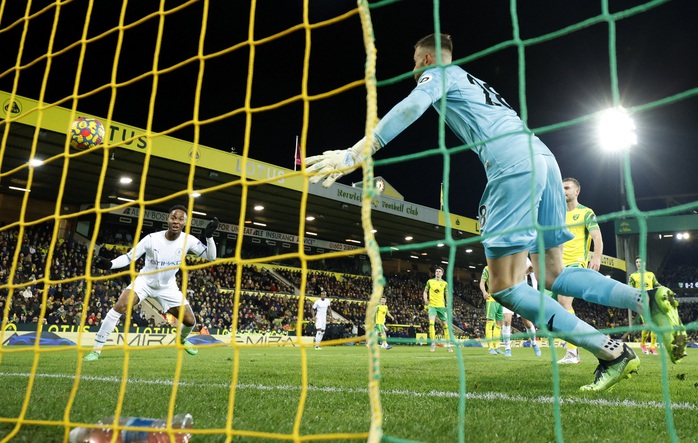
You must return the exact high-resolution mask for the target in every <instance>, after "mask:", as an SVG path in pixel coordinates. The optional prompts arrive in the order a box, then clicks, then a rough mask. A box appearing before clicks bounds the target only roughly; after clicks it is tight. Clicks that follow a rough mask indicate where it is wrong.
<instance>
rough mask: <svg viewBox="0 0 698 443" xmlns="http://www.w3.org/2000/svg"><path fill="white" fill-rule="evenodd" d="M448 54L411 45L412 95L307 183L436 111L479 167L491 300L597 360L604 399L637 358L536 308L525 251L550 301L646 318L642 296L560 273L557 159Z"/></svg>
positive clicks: (673, 354) (668, 311)
mask: <svg viewBox="0 0 698 443" xmlns="http://www.w3.org/2000/svg"><path fill="white" fill-rule="evenodd" d="M437 47H438V48H440V51H437ZM452 52H453V44H452V42H451V37H450V36H449V35H446V34H440V35H435V34H432V35H429V36H427V37H424V38H422V39H421V40H419V41H418V42H417V44H416V45H415V47H414V78H415V80H416V81H417V86H416V87H415V89H414V90H412V92H411V93H410V95H409V96H408V97H407V98H405V99H404V100H402V101H401V102H400V103H398V104H397V105H395V106H394V107H393V108H392V109H391V110H390V111H389V112H388V114H386V116H385V117H384V118H383V119H382V120H381V121H380V123H378V125H377V126H376V127H375V129H374V132H373V136H372V137H370V139H368V140H365V139H364V140H361V141H359V142H358V143H357V144H355V145H354V146H353V147H351V148H349V149H346V150H336V151H326V152H324V153H323V154H322V155H317V156H313V157H309V158H307V159H306V164H307V165H308V166H309V167H308V168H307V172H308V173H309V174H310V175H312V177H311V179H310V181H311V182H312V183H317V182H319V181H320V180H323V179H324V181H323V186H325V187H329V186H331V185H332V184H333V183H334V182H335V181H336V180H337V179H338V178H339V177H341V176H342V175H344V174H346V173H349V172H351V171H353V170H355V169H356V168H358V167H359V166H361V162H362V161H363V159H362V150H363V147H364V146H365V145H366V143H370V145H369V148H370V153H371V154H375V153H376V151H377V150H378V149H380V148H381V147H383V146H385V145H386V144H387V143H388V142H390V141H391V140H392V139H393V138H395V137H396V136H397V135H398V134H400V133H401V132H402V131H403V130H404V129H405V128H407V127H408V126H409V125H410V124H412V122H414V121H415V120H416V119H418V118H419V117H420V116H421V115H422V114H423V113H424V112H425V111H426V110H427V109H428V108H429V107H430V106H432V105H433V106H434V108H435V109H436V111H437V112H440V113H443V115H442V117H443V118H444V120H445V121H446V124H447V125H448V126H449V127H450V128H451V129H452V130H453V132H454V133H455V134H456V135H457V136H458V138H459V139H460V140H461V141H462V142H463V143H464V144H466V145H468V146H469V147H471V149H472V150H473V151H474V152H475V153H476V154H477V155H478V157H479V158H480V161H481V162H482V165H483V166H484V168H485V173H486V175H487V185H486V186H485V190H484V194H483V197H482V200H481V202H480V207H479V209H478V213H479V222H480V228H481V232H482V237H483V240H482V243H483V246H484V247H485V255H486V257H487V266H488V267H489V270H490V276H491V277H490V290H491V293H492V296H493V297H494V299H495V300H497V301H498V302H500V303H501V304H502V305H503V306H505V307H507V308H509V309H511V310H512V311H514V312H516V313H518V314H520V315H521V316H522V317H525V318H530V319H531V320H534V321H542V323H543V324H545V325H547V327H548V329H550V330H551V331H553V332H555V333H557V334H558V335H560V336H562V337H564V338H565V339H566V340H568V341H569V342H571V343H574V344H575V345H577V346H580V347H582V348H584V349H587V350H588V351H589V352H591V353H592V354H593V355H595V356H596V357H597V358H598V360H599V365H598V367H597V369H596V377H595V379H594V381H593V382H592V383H591V384H588V385H586V386H582V388H581V389H582V390H588V391H606V390H608V389H610V388H612V387H613V386H614V385H615V384H616V383H618V382H619V381H621V380H623V379H624V378H629V377H630V375H631V373H634V372H636V371H637V368H638V366H639V365H640V360H639V358H638V357H637V356H636V355H635V353H634V352H633V351H632V349H630V348H629V347H628V346H627V345H625V344H623V343H621V342H620V341H617V340H613V339H611V338H609V337H607V336H606V335H604V334H602V333H601V332H599V331H597V330H596V329H595V328H593V327H592V326H590V325H589V324H587V323H585V322H584V321H582V320H581V319H579V318H577V317H575V316H574V315H572V314H570V313H569V312H567V311H566V310H565V309H564V308H563V307H562V306H561V305H560V304H559V303H558V302H556V301H555V300H553V299H552V298H548V297H545V298H543V308H542V310H541V309H540V303H541V301H540V300H539V296H538V291H537V290H536V289H534V288H532V287H531V286H529V285H528V284H527V283H526V281H525V275H524V271H525V269H526V257H527V255H528V253H529V251H530V252H531V261H532V262H533V265H534V272H535V273H536V275H539V276H540V275H542V274H541V273H540V272H539V269H538V264H539V262H538V254H541V253H543V254H544V255H545V257H544V263H545V286H546V288H548V289H551V290H552V291H553V292H554V293H560V294H565V295H568V296H572V297H576V298H582V299H584V300H587V301H589V302H593V303H598V304H602V305H605V306H612V307H617V308H624V309H632V310H633V311H635V312H637V313H642V312H643V293H642V292H641V291H640V290H638V289H634V288H631V287H630V286H628V285H625V284H623V283H620V282H617V281H615V280H612V279H610V278H606V277H604V276H603V275H601V274H599V273H598V272H596V271H592V270H590V269H584V268H564V267H563V265H562V245H563V244H564V243H565V242H566V241H567V240H570V239H571V238H572V234H570V232H569V230H568V229H567V228H565V227H564V226H565V214H566V203H565V194H564V192H563V187H562V176H561V174H560V169H559V167H558V165H557V161H556V160H555V157H554V156H553V154H552V153H551V152H550V150H549V149H548V147H547V146H545V144H543V142H542V141H541V140H540V139H538V137H536V136H535V135H533V134H532V133H531V132H530V131H529V130H528V128H527V127H526V125H525V124H524V123H523V122H522V121H521V119H520V118H519V117H518V115H517V114H516V112H515V111H514V110H513V109H512V108H511V106H509V104H507V102H506V101H504V99H503V98H502V96H501V95H499V94H498V93H497V92H496V91H495V90H494V89H493V88H492V87H491V86H490V85H488V84H487V83H485V82H483V81H482V80H479V79H477V78H476V77H474V76H473V75H471V74H470V73H468V72H466V71H464V70H463V69H462V68H460V67H459V66H456V65H451V60H452ZM534 171H535V172H534ZM532 185H533V189H532ZM532 192H533V195H531V194H532ZM533 202H535V204H534V203H533ZM536 223H538V224H540V226H542V227H543V228H546V229H543V230H542V231H541V233H540V235H542V240H543V245H544V250H539V249H538V243H537V241H536V240H537V236H538V235H539V233H538V232H537V230H536V228H535V225H536ZM647 295H648V298H649V300H647V301H646V303H648V305H649V312H650V313H651V316H652V321H654V322H655V323H656V324H657V325H658V326H660V327H661V328H665V329H666V331H665V332H664V333H663V334H662V335H663V337H662V340H663V343H664V349H666V350H667V351H668V353H669V357H670V359H671V361H672V362H674V363H676V362H678V361H679V360H681V359H682V358H683V357H684V355H685V347H686V332H685V328H684V327H683V325H682V324H681V320H680V319H679V315H678V311H677V306H678V303H677V302H676V300H675V299H674V293H673V292H671V291H670V290H669V289H668V288H664V287H660V288H658V289H653V290H650V291H647ZM541 311H542V312H541Z"/></svg>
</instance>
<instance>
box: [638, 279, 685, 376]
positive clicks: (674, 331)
mask: <svg viewBox="0 0 698 443" xmlns="http://www.w3.org/2000/svg"><path fill="white" fill-rule="evenodd" d="M647 295H648V296H649V304H650V313H651V314H652V321H653V322H655V323H656V324H657V326H659V327H660V328H664V329H666V330H664V331H661V332H658V333H657V334H658V335H659V336H661V340H662V341H661V343H662V345H663V348H664V349H666V351H667V353H668V354H669V358H670V359H671V361H672V363H678V362H680V361H681V360H682V359H683V358H684V357H685V356H686V342H687V341H688V337H687V336H686V328H685V327H684V326H683V323H681V318H679V311H678V309H677V308H678V306H679V302H677V301H676V299H675V298H674V296H675V295H676V294H674V293H673V292H672V290H671V289H669V288H667V287H664V286H660V287H658V288H657V289H655V290H654V291H649V292H647Z"/></svg>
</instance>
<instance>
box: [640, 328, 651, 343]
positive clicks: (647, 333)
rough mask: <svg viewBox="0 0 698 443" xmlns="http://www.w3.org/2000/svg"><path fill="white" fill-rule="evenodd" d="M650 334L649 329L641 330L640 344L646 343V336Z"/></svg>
mask: <svg viewBox="0 0 698 443" xmlns="http://www.w3.org/2000/svg"><path fill="white" fill-rule="evenodd" d="M649 334H650V331H646V330H644V329H643V330H642V336H641V338H640V345H642V346H644V345H645V343H647V336H648V335H649Z"/></svg>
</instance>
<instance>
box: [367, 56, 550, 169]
mask: <svg viewBox="0 0 698 443" xmlns="http://www.w3.org/2000/svg"><path fill="white" fill-rule="evenodd" d="M444 79H445V81H444ZM444 94H445V95H446V109H445V110H444V112H443V117H444V119H445V121H446V124H448V126H449V127H450V128H451V129H452V130H453V132H454V133H455V134H456V135H457V136H458V138H460V139H461V141H463V143H466V144H468V145H473V146H472V149H473V151H475V153H477V155H478V157H480V161H481V162H482V164H483V165H484V167H485V173H486V174H487V177H488V179H489V178H491V177H496V176H497V175H498V174H499V172H501V171H504V170H506V169H507V168H509V167H510V166H512V165H514V164H517V163H518V162H520V161H521V160H524V159H526V158H530V157H531V149H533V153H534V154H546V155H552V154H551V152H550V150H549V149H548V148H547V146H545V144H544V143H543V142H542V141H540V140H539V139H538V137H536V136H535V135H532V134H531V135H529V134H528V133H527V132H526V128H525V125H524V124H523V122H522V121H521V119H520V118H519V117H518V115H517V114H516V112H515V111H514V110H513V109H512V108H511V107H510V106H509V105H508V104H507V103H506V102H505V101H504V99H503V98H502V97H501V96H500V95H499V94H498V93H497V92H496V91H495V90H494V89H492V87H490V86H489V85H488V84H487V83H485V82H483V81H482V80H479V79H477V78H475V77H473V76H472V75H470V74H469V73H467V72H466V71H464V70H463V69H462V68H460V67H458V66H453V65H452V66H448V67H446V68H442V67H433V68H430V69H427V70H426V71H424V72H423V73H422V75H421V76H420V77H419V80H418V81H417V87H416V88H415V89H414V90H413V91H412V92H411V93H410V95H408V96H407V97H406V98H405V99H404V100H402V101H401V102H400V103H398V104H397V105H396V106H395V107H394V108H393V109H392V110H391V111H390V112H388V114H386V115H385V117H383V119H382V120H381V121H380V122H379V123H378V125H377V126H376V129H375V135H376V138H377V139H378V141H379V142H380V144H381V146H385V145H386V144H387V143H388V142H390V141H391V140H392V139H393V138H395V137H396V136H397V134H399V133H400V132H401V131H402V130H403V129H405V128H406V127H408V126H409V125H410V124H411V123H412V122H414V121H415V120H417V119H418V118H419V117H420V116H421V115H422V114H423V113H424V112H425V111H426V110H427V108H429V106H430V105H433V106H434V108H435V109H436V111H437V112H439V113H441V109H440V107H441V101H440V99H441V97H442V96H443V95H444ZM502 134H508V135H505V136H503V137H502ZM493 137H499V138H497V139H494V140H490V139H491V138H493ZM529 140H530V143H529Z"/></svg>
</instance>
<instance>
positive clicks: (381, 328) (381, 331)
mask: <svg viewBox="0 0 698 443" xmlns="http://www.w3.org/2000/svg"><path fill="white" fill-rule="evenodd" d="M373 329H374V330H375V331H376V334H385V325H379V324H378V323H376V326H375V327H374V328H373Z"/></svg>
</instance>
